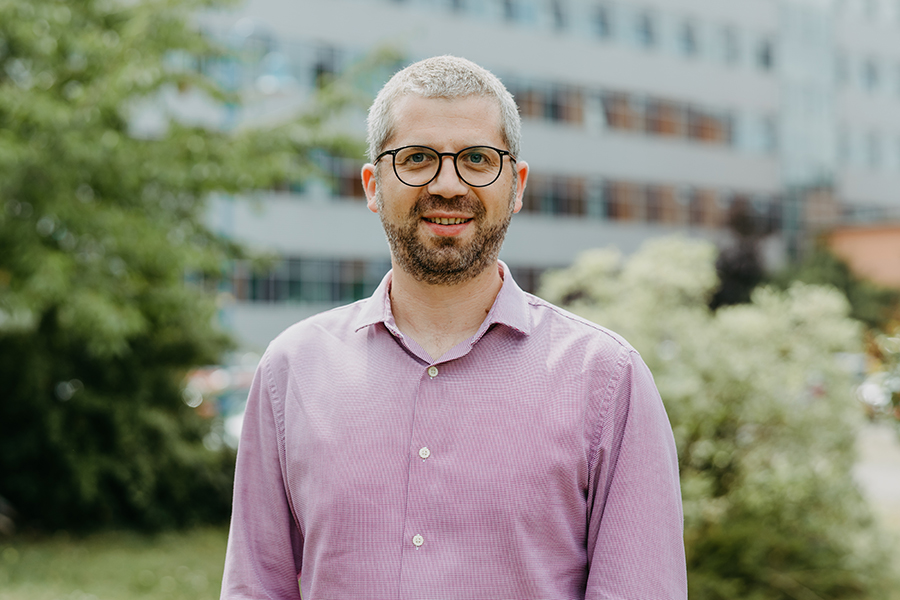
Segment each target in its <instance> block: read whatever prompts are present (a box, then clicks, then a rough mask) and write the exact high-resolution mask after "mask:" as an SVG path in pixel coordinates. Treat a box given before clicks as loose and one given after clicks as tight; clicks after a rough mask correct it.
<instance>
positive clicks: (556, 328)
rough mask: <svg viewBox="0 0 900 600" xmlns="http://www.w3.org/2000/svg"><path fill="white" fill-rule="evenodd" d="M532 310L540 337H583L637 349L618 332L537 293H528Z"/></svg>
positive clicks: (611, 347) (604, 344)
mask: <svg viewBox="0 0 900 600" xmlns="http://www.w3.org/2000/svg"><path fill="white" fill-rule="evenodd" d="M525 298H526V300H527V302H528V306H529V310H530V311H531V316H532V323H533V326H534V333H535V334H536V335H538V336H539V337H546V336H549V337H550V338H551V339H553V340H559V341H563V340H566V339H569V340H580V341H582V342H584V343H590V344H592V345H599V346H602V347H604V348H606V349H607V350H608V351H618V352H621V353H623V354H635V355H637V354H638V353H637V350H635V349H634V347H633V346H632V345H631V344H629V343H628V341H627V340H626V339H625V338H623V337H622V336H621V335H619V334H618V333H616V332H614V331H612V330H610V329H607V328H606V327H603V326H602V325H598V324H597V323H594V322H593V321H589V320H588V319H585V318H584V317H580V316H578V315H576V314H575V313H572V312H569V311H568V310H566V309H564V308H560V307H559V306H556V305H555V304H551V303H550V302H547V301H546V300H544V299H543V298H539V297H537V296H535V295H533V294H528V293H526V294H525Z"/></svg>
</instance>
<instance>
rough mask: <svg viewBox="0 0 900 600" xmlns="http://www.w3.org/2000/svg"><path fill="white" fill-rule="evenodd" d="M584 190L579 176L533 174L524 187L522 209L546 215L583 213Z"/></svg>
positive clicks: (582, 180) (585, 212) (584, 206)
mask: <svg viewBox="0 0 900 600" xmlns="http://www.w3.org/2000/svg"><path fill="white" fill-rule="evenodd" d="M585 190H586V186H585V180H584V178H581V177H571V176H547V175H534V176H533V177H530V178H529V182H528V186H527V187H526V188H525V195H524V197H523V199H522V210H523V211H525V212H534V213H541V214H546V215H575V216H581V215H585V214H587V210H586V203H585V198H586V193H585Z"/></svg>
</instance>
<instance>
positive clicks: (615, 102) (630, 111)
mask: <svg viewBox="0 0 900 600" xmlns="http://www.w3.org/2000/svg"><path fill="white" fill-rule="evenodd" d="M634 104H635V103H633V102H632V101H631V98H630V97H629V95H628V94H622V93H619V92H610V93H607V94H605V95H604V96H603V110H604V112H605V113H606V123H607V125H609V127H612V128H613V129H626V130H634V129H638V128H639V123H640V121H639V114H638V112H637V111H636V110H635V108H636V106H634Z"/></svg>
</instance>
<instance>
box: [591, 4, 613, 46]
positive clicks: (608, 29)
mask: <svg viewBox="0 0 900 600" xmlns="http://www.w3.org/2000/svg"><path fill="white" fill-rule="evenodd" d="M594 32H595V33H596V34H597V37H599V38H603V39H608V38H611V37H612V34H613V30H612V21H611V18H610V14H609V8H608V7H606V6H598V7H597V8H596V9H595V10H594Z"/></svg>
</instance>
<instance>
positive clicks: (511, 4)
mask: <svg viewBox="0 0 900 600" xmlns="http://www.w3.org/2000/svg"><path fill="white" fill-rule="evenodd" d="M502 4H503V18H504V19H505V20H507V21H510V22H512V21H515V20H516V3H515V1H514V0H503V1H502Z"/></svg>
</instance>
